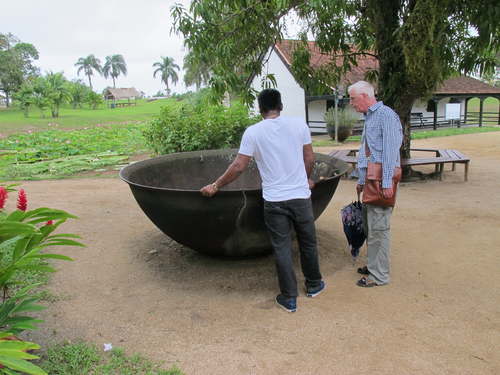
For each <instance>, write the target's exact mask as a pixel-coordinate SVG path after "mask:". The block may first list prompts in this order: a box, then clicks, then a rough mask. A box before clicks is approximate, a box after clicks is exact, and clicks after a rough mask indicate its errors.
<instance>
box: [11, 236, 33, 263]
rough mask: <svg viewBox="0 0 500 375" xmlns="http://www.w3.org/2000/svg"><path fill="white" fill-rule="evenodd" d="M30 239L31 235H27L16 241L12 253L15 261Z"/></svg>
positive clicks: (22, 252)
mask: <svg viewBox="0 0 500 375" xmlns="http://www.w3.org/2000/svg"><path fill="white" fill-rule="evenodd" d="M30 240H31V236H29V237H24V238H20V239H19V240H18V241H17V243H16V247H15V248H14V252H13V253H12V260H13V261H14V262H15V261H16V260H18V259H19V258H20V257H21V256H22V255H23V254H24V253H25V251H26V247H27V246H28V243H29V242H30Z"/></svg>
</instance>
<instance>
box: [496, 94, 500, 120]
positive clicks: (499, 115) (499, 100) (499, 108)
mask: <svg viewBox="0 0 500 375" xmlns="http://www.w3.org/2000/svg"><path fill="white" fill-rule="evenodd" d="M497 100H498V122H497V125H500V97H497Z"/></svg>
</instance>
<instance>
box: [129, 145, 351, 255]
mask: <svg viewBox="0 0 500 375" xmlns="http://www.w3.org/2000/svg"><path fill="white" fill-rule="evenodd" d="M236 153H237V150H209V151H195V152H186V153H177V154H170V155H165V156H160V157H157V158H153V159H149V160H144V161H140V162H137V163H134V164H131V165H129V166H127V167H125V168H123V169H122V170H121V171H120V177H121V179H122V180H124V181H125V182H127V183H128V184H129V186H130V188H131V190H132V193H133V195H134V197H135V199H136V201H137V203H138V204H139V206H140V207H141V208H142V210H143V211H144V213H145V214H146V215H147V216H148V217H149V219H150V220H151V221H152V222H153V223H154V224H155V225H156V226H157V227H158V228H159V229H160V230H162V231H163V232H164V233H165V234H167V235H168V236H170V237H171V238H173V239H174V240H175V241H177V242H179V243H181V244H183V245H185V246H188V247H190V248H192V249H194V250H197V251H199V252H201V253H205V254H209V255H219V256H253V255H259V254H265V253H268V252H270V251H271V245H270V242H269V239H268V237H267V232H266V229H265V226H264V218H263V200H262V191H261V187H260V185H261V180H260V175H259V172H258V170H257V166H256V165H255V164H254V162H253V161H252V162H251V163H250V165H249V167H248V168H247V170H246V171H245V172H244V173H243V174H242V175H241V176H240V177H239V178H238V179H237V180H236V181H234V182H233V183H231V184H229V185H227V186H224V187H223V188H222V189H221V190H220V191H219V192H218V193H217V194H216V195H215V196H214V197H213V198H206V197H203V196H202V195H201V194H200V192H199V189H200V188H201V187H203V186H205V185H206V184H208V183H210V182H213V181H214V179H215V178H217V177H218V176H219V175H221V174H222V173H223V172H224V171H225V170H226V168H227V167H228V166H229V164H230V163H231V162H232V160H233V159H234V157H235V156H236ZM315 156H316V163H315V168H314V171H313V174H312V176H311V177H312V179H313V180H314V181H315V182H316V186H315V187H314V189H313V190H312V196H311V198H312V203H313V211H314V216H315V218H316V219H317V218H318V217H319V216H320V215H321V213H322V212H323V211H324V209H325V208H326V206H327V205H328V203H329V202H330V199H331V198H332V196H333V194H334V192H335V189H336V188H337V185H338V183H339V179H340V176H341V175H342V174H344V173H345V172H346V171H347V170H348V169H349V166H348V164H346V163H344V162H342V161H340V160H337V159H334V158H332V157H330V156H327V155H323V154H315Z"/></svg>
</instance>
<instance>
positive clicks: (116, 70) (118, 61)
mask: <svg viewBox="0 0 500 375" xmlns="http://www.w3.org/2000/svg"><path fill="white" fill-rule="evenodd" d="M102 73H103V75H104V78H108V77H111V78H112V79H113V87H116V84H115V79H116V78H118V76H119V75H120V74H123V75H125V76H126V75H127V64H126V63H125V59H124V58H123V56H122V55H112V56H106V61H105V62H104V65H103V67H102Z"/></svg>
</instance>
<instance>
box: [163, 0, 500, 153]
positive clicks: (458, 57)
mask: <svg viewBox="0 0 500 375" xmlns="http://www.w3.org/2000/svg"><path fill="white" fill-rule="evenodd" d="M291 12H294V13H295V14H296V15H297V16H298V17H299V18H300V20H301V21H302V22H301V23H302V24H303V30H302V31H303V33H304V34H303V35H312V36H313V37H314V39H315V40H316V44H317V46H318V47H319V48H320V50H321V51H322V52H323V53H324V54H327V55H330V56H332V57H341V58H342V64H340V66H336V65H335V64H330V65H329V66H328V69H329V70H322V71H321V70H320V71H319V72H314V71H311V70H310V69H308V68H309V66H310V64H309V63H310V61H309V57H310V56H309V55H308V53H307V52H306V51H304V50H305V48H302V50H301V49H298V50H297V51H296V54H295V56H294V61H293V62H292V68H293V69H294V70H295V71H298V72H303V76H302V77H298V78H299V80H302V82H304V81H306V80H316V81H320V80H322V79H324V78H325V77H327V78H332V79H333V78H337V80H338V78H339V76H340V75H341V74H342V72H345V71H347V70H348V69H350V67H351V66H353V65H355V64H356V57H357V56H359V55H374V56H375V57H376V58H377V59H378V62H379V69H378V96H379V98H380V99H382V100H383V101H384V102H385V103H386V104H387V105H389V106H391V107H393V108H394V109H395V111H396V112H397V113H398V115H399V116H400V118H401V121H402V123H403V126H404V141H403V147H402V155H403V157H409V156H410V113H411V108H412V106H413V103H414V102H415V100H416V99H417V98H421V97H428V96H430V95H431V93H432V92H433V90H435V88H436V86H437V85H438V84H439V83H440V82H442V81H443V80H444V79H446V78H447V77H449V76H450V75H452V74H456V73H457V72H460V73H463V74H465V73H468V72H473V71H477V70H480V71H488V70H491V69H492V68H493V67H494V61H495V59H494V57H495V52H496V51H498V49H499V45H500V32H499V29H500V26H499V25H500V3H499V2H498V0H317V1H306V0H268V1H258V0H251V1H248V0H234V1H230V2H228V1H224V0H194V1H192V2H191V6H190V8H189V10H186V9H185V8H184V7H183V6H182V5H179V4H178V5H176V6H174V7H173V8H172V15H173V17H174V20H175V23H174V29H175V30H176V31H177V32H180V33H182V34H183V35H184V38H185V44H186V46H187V47H188V48H189V49H190V50H191V51H192V52H193V54H194V55H195V56H203V58H204V60H205V61H210V62H211V64H212V65H211V67H212V71H213V73H214V76H213V77H212V79H211V85H212V87H213V88H214V91H215V92H216V93H217V94H219V95H220V96H222V95H223V93H224V92H226V91H231V90H230V88H236V87H238V86H239V85H241V79H239V76H238V74H237V70H236V69H239V70H240V71H241V72H243V73H245V74H246V76H247V77H252V76H253V74H261V73H262V59H263V58H265V57H266V53H267V51H268V50H269V48H270V46H272V45H273V44H274V43H275V42H276V41H279V40H280V39H281V38H282V36H283V32H284V29H285V28H286V25H285V22H284V17H285V16H286V15H288V14H290V13H291ZM328 76H330V77H328ZM249 83H250V80H249V79H248V80H247V81H246V85H245V86H243V87H241V91H242V93H243V98H244V99H245V100H246V101H247V102H250V101H251V100H252V99H253V95H252V94H253V93H252V92H251V89H250V87H249Z"/></svg>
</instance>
